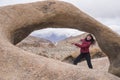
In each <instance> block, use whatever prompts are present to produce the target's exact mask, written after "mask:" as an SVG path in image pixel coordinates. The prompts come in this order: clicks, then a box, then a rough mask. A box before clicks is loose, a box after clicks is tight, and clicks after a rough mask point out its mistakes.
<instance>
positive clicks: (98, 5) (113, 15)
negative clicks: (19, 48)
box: [0, 0, 120, 36]
mask: <svg viewBox="0 0 120 80" xmlns="http://www.w3.org/2000/svg"><path fill="white" fill-rule="evenodd" d="M36 1H42V0H0V6H6V5H13V4H19V3H29V2H36ZM60 1H65V2H69V3H72V4H74V5H75V6H76V7H78V8H79V9H80V10H82V11H84V12H85V13H87V14H88V15H90V16H92V17H93V18H95V19H96V20H98V21H100V22H101V23H103V24H105V25H107V26H108V27H110V28H111V29H112V30H113V31H115V32H117V33H118V34H120V0H60ZM57 32H60V33H57ZM51 33H56V34H57V35H66V36H71V35H73V36H75V35H79V34H81V32H80V31H78V30H72V29H64V31H63V29H60V28H58V29H52V28H48V29H42V30H38V31H35V32H33V33H32V35H39V34H40V35H41V34H43V35H45V36H46V35H47V36H48V35H49V34H51Z"/></svg>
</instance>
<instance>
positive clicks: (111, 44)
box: [0, 1, 120, 80]
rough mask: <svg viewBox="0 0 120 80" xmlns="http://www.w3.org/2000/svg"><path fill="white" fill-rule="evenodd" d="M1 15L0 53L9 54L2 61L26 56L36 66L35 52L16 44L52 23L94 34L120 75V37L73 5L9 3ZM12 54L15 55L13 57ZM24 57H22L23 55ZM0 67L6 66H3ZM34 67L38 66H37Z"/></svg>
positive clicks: (110, 69)
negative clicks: (33, 53) (22, 48)
mask: <svg viewBox="0 0 120 80" xmlns="http://www.w3.org/2000/svg"><path fill="white" fill-rule="evenodd" d="M0 17H1V18H0V37H1V39H0V51H4V52H2V53H0V55H1V56H2V54H4V55H9V56H6V57H4V56H2V57H3V58H2V59H3V60H4V59H7V61H6V62H5V63H3V64H7V63H8V61H9V60H11V61H12V60H14V59H16V60H17V59H20V60H21V59H22V58H23V56H24V57H25V58H27V59H25V62H26V63H28V64H29V65H30V63H31V64H32V65H33V63H32V62H33V61H35V62H36V63H37V64H40V63H39V62H38V61H36V59H34V58H35V57H36V56H35V55H32V54H29V55H28V54H25V53H27V52H25V51H23V50H21V49H19V48H17V47H15V46H14V45H13V44H17V43H18V42H20V41H21V40H22V39H24V38H25V37H26V36H28V35H29V34H30V33H31V32H32V31H33V30H36V29H42V28H46V27H49V26H52V27H55V28H56V27H59V28H64V27H67V28H76V29H79V30H81V31H85V32H89V33H92V34H94V36H95V37H96V39H97V41H98V43H99V45H100V47H101V49H102V50H103V51H104V52H105V53H106V54H107V56H108V58H109V60H110V68H109V72H111V73H113V74H115V75H117V76H120V64H119V62H120V58H119V57H120V42H119V41H120V36H119V35H118V34H116V33H115V32H113V31H112V30H111V29H109V28H107V27H106V26H105V25H103V24H101V23H99V22H98V21H96V20H95V19H93V18H92V17H90V16H88V15H87V14H85V13H84V12H82V11H80V10H79V9H78V8H76V7H74V6H73V5H71V4H68V3H65V2H60V1H43V2H37V3H31V4H22V5H21V4H20V5H14V6H6V7H1V8H0ZM18 53H19V54H18ZM20 53H23V54H20ZM10 56H11V57H14V56H15V57H14V59H12V58H10ZM21 56H22V58H20V57H21ZM31 56H33V57H32V59H33V60H30V59H29V58H30V57H31ZM41 58H42V59H43V62H44V60H46V59H44V58H43V57H41ZM37 59H38V57H37ZM22 61H23V63H22ZM27 61H28V62H27ZM18 63H21V64H19V68H20V67H21V65H22V67H27V66H26V65H25V64H24V60H21V62H20V61H18ZM11 65H16V63H12V64H11ZM34 65H36V64H34ZM48 65H49V64H48ZM0 67H3V68H4V66H2V65H1V66H0ZM14 67H15V66H14ZM38 67H39V66H38ZM33 68H35V66H34V67H33ZM41 68H43V67H41ZM48 68H49V67H48ZM71 68H72V67H71ZM72 69H73V68H72ZM31 71H32V70H31ZM75 71H76V70H75ZM63 73H64V72H63ZM77 73H79V72H77ZM36 74H37V73H36ZM31 75H32V74H31ZM73 76H75V75H73ZM64 77H65V76H64ZM64 77H63V78H64ZM60 79H62V78H60ZM68 79H69V78H68ZM77 79H78V76H77ZM51 80H52V79H51Z"/></svg>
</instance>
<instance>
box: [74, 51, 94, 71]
mask: <svg viewBox="0 0 120 80" xmlns="http://www.w3.org/2000/svg"><path fill="white" fill-rule="evenodd" d="M82 58H85V59H86V60H87V64H88V67H89V68H91V69H92V68H93V66H92V64H91V56H90V53H81V54H80V55H79V56H78V57H77V58H76V59H75V60H74V64H75V65H77V63H78V62H80V61H81V59H82Z"/></svg>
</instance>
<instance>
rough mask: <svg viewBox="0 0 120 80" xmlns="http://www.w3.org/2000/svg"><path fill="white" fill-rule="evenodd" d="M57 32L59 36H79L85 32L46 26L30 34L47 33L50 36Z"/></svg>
mask: <svg viewBox="0 0 120 80" xmlns="http://www.w3.org/2000/svg"><path fill="white" fill-rule="evenodd" d="M53 33H54V34H57V35H58V36H61V35H65V36H67V37H69V36H77V35H80V34H82V33H83V32H81V31H79V30H76V29H69V28H46V29H41V30H37V31H34V32H32V33H31V34H30V35H36V36H39V35H45V36H49V35H51V34H53Z"/></svg>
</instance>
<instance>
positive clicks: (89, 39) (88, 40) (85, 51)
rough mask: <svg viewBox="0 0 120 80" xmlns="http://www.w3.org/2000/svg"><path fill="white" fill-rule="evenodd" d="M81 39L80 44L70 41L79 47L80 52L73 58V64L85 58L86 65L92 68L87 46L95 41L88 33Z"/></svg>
mask: <svg viewBox="0 0 120 80" xmlns="http://www.w3.org/2000/svg"><path fill="white" fill-rule="evenodd" d="M81 41H82V44H78V43H72V44H74V45H75V46H77V47H79V48H81V50H80V53H81V54H80V55H79V56H78V57H77V58H76V59H75V60H74V63H73V64H74V65H77V63H78V62H80V61H81V59H82V58H85V59H86V60H87V64H88V67H89V68H90V69H92V68H93V66H92V63H91V56H90V52H89V47H90V45H92V44H94V43H95V40H94V38H93V36H92V35H91V34H88V35H87V36H86V38H85V39H82V40H81Z"/></svg>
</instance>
